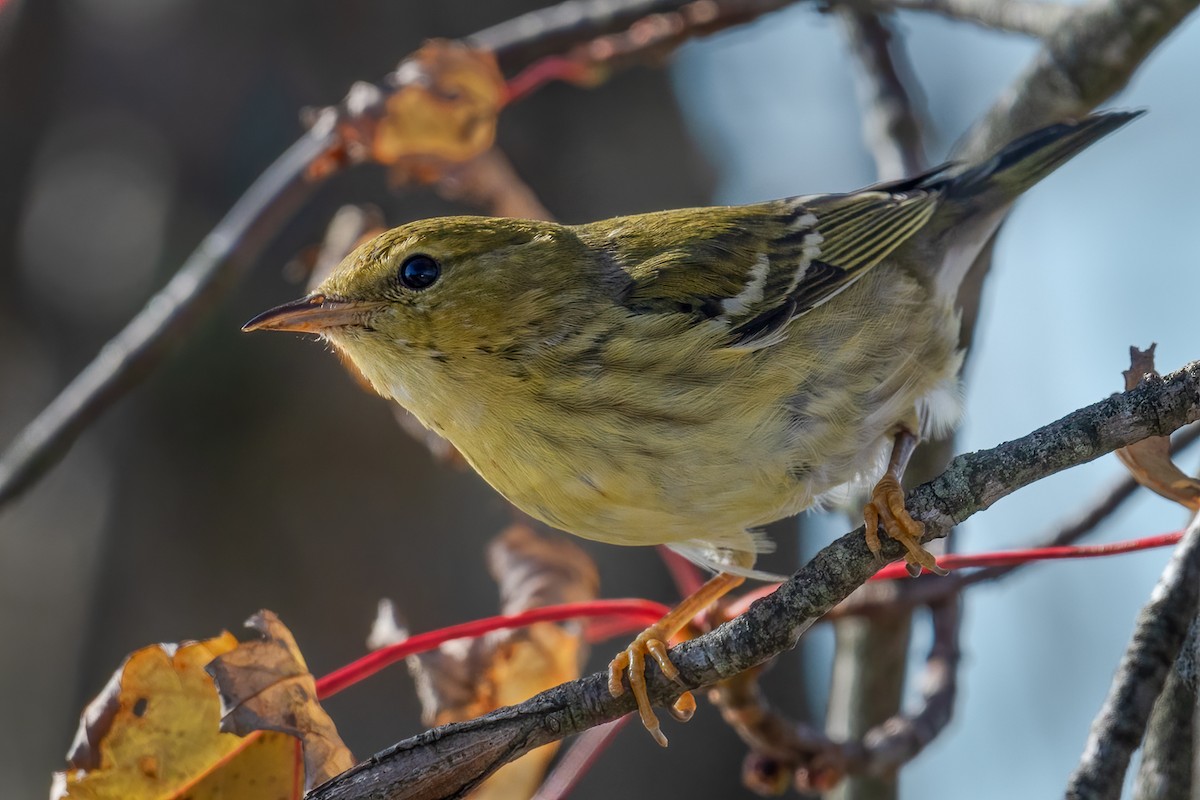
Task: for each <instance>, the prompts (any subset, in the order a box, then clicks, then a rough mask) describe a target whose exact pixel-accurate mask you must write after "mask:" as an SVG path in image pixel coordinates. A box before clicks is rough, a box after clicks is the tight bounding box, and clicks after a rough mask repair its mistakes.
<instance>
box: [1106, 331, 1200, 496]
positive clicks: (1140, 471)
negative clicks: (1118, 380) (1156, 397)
mask: <svg viewBox="0 0 1200 800" xmlns="http://www.w3.org/2000/svg"><path fill="white" fill-rule="evenodd" d="M1156 347H1157V345H1155V344H1151V345H1150V348H1149V349H1147V350H1139V349H1138V348H1137V347H1130V348H1129V369H1127V370H1126V371H1125V372H1123V373H1122V374H1123V375H1124V376H1125V390H1126V391H1129V390H1130V389H1134V388H1136V387H1137V385H1138V384H1139V383H1141V381H1142V379H1143V377H1144V376H1146V375H1152V376H1154V377H1155V378H1158V377H1160V376H1159V374H1158V372H1157V370H1155V369H1154V349H1155V348H1156ZM1117 458H1119V459H1121V463H1122V464H1124V465H1125V467H1126V469H1128V470H1129V473H1130V474H1131V475H1132V476H1133V478H1134V480H1136V481H1137V482H1138V483H1140V484H1141V485H1142V486H1145V487H1146V488H1147V489H1150V490H1151V491H1153V492H1156V493H1158V494H1160V495H1162V496H1163V497H1165V498H1167V499H1168V500H1174V501H1175V502H1176V503H1179V504H1180V505H1183V506H1185V507H1187V508H1190V509H1192V510H1193V511H1200V481H1198V480H1196V479H1195V478H1193V477H1191V476H1189V475H1187V474H1186V473H1184V472H1183V471H1182V470H1180V469H1179V467H1177V466H1175V462H1173V461H1172V460H1171V439H1170V437H1168V436H1151V437H1150V438H1148V439H1143V440H1142V441H1140V442H1137V443H1135V444H1131V445H1129V446H1128V447H1122V448H1121V449H1119V450H1117Z"/></svg>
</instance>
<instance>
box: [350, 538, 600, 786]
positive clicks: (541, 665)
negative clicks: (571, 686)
mask: <svg viewBox="0 0 1200 800" xmlns="http://www.w3.org/2000/svg"><path fill="white" fill-rule="evenodd" d="M488 567H489V570H490V572H491V573H492V577H493V578H495V579H496V581H497V583H498V584H499V586H500V606H501V611H502V613H504V614H516V613H519V612H521V611H525V610H528V609H531V608H540V607H542V606H548V605H554V604H558V603H574V602H583V601H587V600H593V599H595V597H596V594H597V592H598V591H599V584H600V581H599V577H598V575H597V573H596V567H595V565H594V564H593V563H592V561H591V559H590V558H588V556H587V554H586V553H584V552H583V550H581V549H580V548H579V547H578V546H576V545H575V544H574V543H573V542H571V541H569V540H567V539H566V538H565V537H558V536H555V537H550V536H543V535H540V534H539V533H537V532H536V531H535V530H534V529H533V528H532V527H530V526H528V525H524V524H516V525H513V526H511V527H509V528H508V529H506V530H505V531H504V532H502V533H501V534H500V535H499V536H497V537H496V539H495V540H494V541H493V542H492V544H491V547H490V548H489V551H488ZM388 627H389V626H387V625H386V624H385V625H380V624H379V623H377V624H376V631H380V630H384V629H387V628H388ZM391 629H392V630H394V631H398V629H397V628H396V626H394V625H392V626H391ZM382 643H383V642H380V641H378V640H376V641H373V642H372V644H373V645H380V644H382ZM585 656H586V652H585V648H584V641H583V631H582V625H580V624H578V623H575V622H569V623H554V622H539V623H536V624H534V625H530V626H528V627H525V628H520V629H516V630H509V631H496V632H495V633H491V634H488V635H487V636H483V637H480V638H478V639H472V640H466V639H459V640H456V641H453V642H447V643H446V644H445V645H443V646H442V647H440V648H439V649H438V650H436V651H433V652H430V653H424V654H422V655H419V656H413V657H412V658H410V659H409V662H408V663H409V670H410V671H411V672H412V675H413V678H414V680H415V681H416V684H417V692H418V694H419V696H420V699H421V706H422V709H423V711H424V716H423V721H424V722H425V724H427V725H443V724H445V723H448V722H455V721H459V720H466V719H472V718H474V717H477V716H479V715H481V714H484V713H486V712H488V711H493V710H495V709H497V708H500V707H502V706H508V705H513V704H515V703H519V702H521V701H523V700H526V699H528V698H529V697H532V696H533V695H535V694H537V693H538V692H541V691H544V690H546V689H549V688H551V687H553V686H557V685H558V684H560V683H564V682H566V681H569V680H574V679H576V678H578V677H579V675H580V671H581V668H582V665H583V660H584V657H585ZM556 748H557V744H554V745H546V746H545V747H542V748H539V749H537V750H534V751H533V752H531V753H529V754H527V755H526V756H524V757H523V758H521V759H518V760H517V761H514V762H513V763H511V764H507V765H505V766H504V767H501V768H500V769H499V770H498V771H497V772H496V773H495V774H493V775H492V776H491V777H490V778H488V779H487V780H486V781H485V782H484V783H483V784H481V785H480V786H479V788H477V789H476V790H475V791H474V792H473V793H472V795H471V797H472V798H475V800H481V799H482V798H497V800H499V799H500V798H503V799H504V800H514V799H516V798H528V797H531V796H532V795H533V793H534V792H535V791H536V789H537V787H538V784H539V783H540V782H541V780H542V777H543V775H544V774H545V772H546V768H547V766H549V762H550V760H551V759H552V758H553V757H554V753H555V750H556Z"/></svg>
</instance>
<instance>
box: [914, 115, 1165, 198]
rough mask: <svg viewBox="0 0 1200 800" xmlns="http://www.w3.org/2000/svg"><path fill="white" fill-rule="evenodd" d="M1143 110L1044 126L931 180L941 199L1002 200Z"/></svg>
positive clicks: (1017, 192) (1032, 183)
mask: <svg viewBox="0 0 1200 800" xmlns="http://www.w3.org/2000/svg"><path fill="white" fill-rule="evenodd" d="M1144 113H1145V112H1144V111H1106V112H1103V113H1100V114H1092V115H1091V116H1088V117H1084V118H1083V119H1081V120H1077V121H1074V122H1060V123H1058V124H1056V125H1050V126H1049V127H1046V128H1041V129H1039V130H1036V131H1034V132H1033V133H1029V134H1026V135H1025V136H1022V137H1021V138H1019V139H1017V140H1015V141H1013V142H1010V143H1009V144H1007V145H1005V146H1004V147H1003V148H1002V149H1001V150H1000V151H999V152H998V153H996V154H995V155H994V156H992V157H991V158H989V159H988V160H986V161H984V162H982V163H980V164H976V165H974V166H971V167H968V168H967V169H965V170H964V171H962V172H959V173H957V174H954V173H953V171H951V173H950V174H943V176H939V178H940V179H939V178H935V179H934V180H935V181H936V182H938V183H941V182H944V184H945V185H944V187H943V188H944V191H945V192H946V195H947V199H950V200H952V201H953V200H960V201H970V200H971V199H974V198H976V197H981V196H987V198H988V200H990V201H991V203H988V205H991V204H992V203H995V204H997V205H1003V204H1007V203H1009V202H1012V201H1013V200H1015V199H1016V198H1017V197H1018V196H1019V195H1021V194H1022V193H1023V192H1025V191H1026V190H1027V189H1029V188H1030V187H1031V186H1033V185H1034V184H1035V183H1037V182H1038V181H1040V180H1042V178H1045V177H1046V176H1047V175H1049V174H1050V173H1051V172H1053V171H1054V170H1056V169H1058V168H1059V167H1061V166H1062V165H1063V164H1065V163H1067V161H1069V160H1071V159H1072V158H1073V157H1074V156H1075V155H1076V154H1078V153H1079V152H1081V151H1082V150H1084V149H1085V148H1087V147H1089V146H1090V145H1092V144H1093V143H1095V142H1096V141H1097V140H1098V139H1100V138H1102V137H1104V136H1107V135H1108V134H1110V133H1112V132H1113V131H1115V130H1116V129H1117V128H1120V127H1121V126H1122V125H1125V124H1126V123H1128V122H1129V121H1131V120H1133V119H1136V118H1137V117H1140V116H1141V115H1142V114H1144ZM981 199H982V197H981Z"/></svg>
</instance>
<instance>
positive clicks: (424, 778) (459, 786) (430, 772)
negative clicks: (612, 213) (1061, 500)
mask: <svg viewBox="0 0 1200 800" xmlns="http://www.w3.org/2000/svg"><path fill="white" fill-rule="evenodd" d="M1197 419H1200V362H1193V363H1192V364H1189V365H1187V366H1186V367H1184V368H1183V369H1181V370H1179V371H1177V372H1174V373H1171V374H1170V375H1167V376H1166V377H1164V378H1161V379H1150V380H1146V381H1145V382H1144V383H1142V385H1140V386H1138V387H1137V388H1136V389H1133V390H1131V391H1128V392H1125V393H1123V394H1118V395H1113V396H1112V397H1110V398H1108V399H1106V400H1102V401H1101V402H1099V403H1096V404H1094V405H1091V406H1088V407H1087V408H1083V409H1080V410H1079V411H1075V412H1073V413H1071V414H1068V415H1067V416H1065V417H1063V418H1062V419H1060V420H1058V421H1057V422H1053V423H1051V424H1049V425H1047V426H1045V427H1043V428H1041V429H1039V430H1036V431H1034V432H1033V433H1030V434H1029V435H1027V436H1024V437H1022V438H1020V439H1017V440H1014V441H1011V442H1006V443H1004V444H1002V445H999V446H997V447H995V448H992V449H991V450H984V451H980V452H977V453H971V454H968V455H963V456H959V457H958V458H956V459H954V461H952V462H951V464H950V466H949V467H948V468H947V470H946V471H945V472H944V473H943V474H942V475H940V476H939V477H938V478H936V479H934V480H932V481H930V482H928V483H926V484H923V485H922V486H920V487H918V488H917V489H915V490H914V491H913V492H912V493H911V494H910V496H909V509H910V511H912V512H913V515H914V516H915V517H916V518H917V519H919V520H921V521H922V522H924V523H925V525H926V537H925V538H926V540H932V539H935V538H940V537H943V536H945V535H946V534H948V533H949V532H950V530H951V529H952V528H953V527H954V526H955V525H957V524H958V523H960V522H962V521H963V520H965V519H967V518H968V517H970V516H971V515H973V514H975V513H977V512H979V511H982V510H983V509H986V508H987V507H989V506H990V505H992V504H993V503H995V502H997V501H998V500H1000V499H1001V498H1003V497H1006V496H1008V495H1009V494H1011V493H1013V492H1015V491H1017V490H1018V489H1020V488H1022V487H1024V486H1027V485H1029V484H1031V483H1033V482H1035V481H1037V480H1040V479H1042V478H1044V477H1047V476H1049V475H1052V474H1054V473H1057V472H1060V471H1062V470H1064V469H1068V468H1070V467H1073V466H1077V465H1079V464H1083V463H1086V462H1088V461H1091V460H1093V459H1096V458H1099V457H1100V456H1102V455H1105V454H1106V453H1111V452H1112V451H1113V450H1115V449H1117V448H1118V447H1124V446H1126V445H1128V444H1130V443H1131V442H1135V441H1139V440H1141V439H1144V438H1146V437H1147V436H1165V435H1169V434H1170V433H1171V432H1173V431H1175V430H1177V429H1178V428H1180V427H1182V426H1183V425H1186V424H1188V423H1190V422H1193V421H1195V420H1197ZM902 555H903V552H902V548H901V546H900V545H899V544H897V543H895V542H893V541H891V540H887V541H886V542H885V543H884V556H885V557H886V558H888V559H892V560H895V559H898V558H900V557H901V556H902ZM876 567H877V565H876V563H875V559H874V557H873V556H872V555H871V553H870V551H868V550H867V547H866V543H865V541H864V538H863V535H862V529H861V528H859V529H858V530H857V531H853V532H851V533H848V534H846V535H845V536H843V537H841V538H840V539H838V540H836V541H835V542H833V543H832V544H830V545H829V546H828V547H826V548H824V549H823V550H821V551H820V552H819V553H817V555H816V556H815V557H814V558H813V559H812V560H811V561H809V562H808V563H807V564H805V565H804V566H803V567H801V568H800V570H799V571H797V573H796V574H795V575H793V576H792V577H791V578H790V579H789V580H788V581H786V582H785V583H784V584H783V585H781V586H780V588H779V589H778V591H776V592H775V593H774V594H772V595H770V596H769V597H765V598H763V599H762V600H759V601H757V602H756V603H754V604H753V605H751V606H750V608H749V609H748V610H747V611H746V613H744V614H743V615H742V616H740V617H738V618H737V619H734V620H732V621H730V622H728V623H726V624H724V625H722V626H720V627H719V628H717V629H716V630H715V631H712V632H711V633H708V634H706V635H704V636H701V637H699V638H697V639H694V640H692V641H690V642H685V643H684V644H682V645H680V646H679V647H677V648H675V649H674V650H673V651H672V660H673V661H674V662H675V664H676V665H677V666H678V667H679V670H680V675H681V680H682V682H683V685H684V686H685V687H687V688H690V689H696V688H699V687H702V686H708V685H711V684H713V683H716V682H717V681H720V680H723V679H726V678H729V677H732V676H733V675H736V674H738V673H739V672H742V671H744V670H746V669H749V668H751V667H753V666H755V665H757V664H761V663H762V662H764V661H766V660H767V659H769V658H771V657H773V656H775V655H777V654H778V653H780V652H782V651H784V650H786V649H788V648H790V647H793V646H794V645H795V643H796V641H797V640H798V639H799V638H800V636H801V635H802V634H803V633H804V632H805V631H806V630H808V628H809V627H810V626H811V625H812V624H813V623H814V622H815V621H816V620H817V619H819V618H820V617H821V616H822V615H824V614H825V613H826V612H828V611H829V609H831V608H833V606H834V605H836V604H837V603H838V602H840V601H841V600H843V599H844V598H845V597H846V596H847V595H849V594H850V592H852V591H853V590H854V589H856V588H857V587H858V586H861V585H862V584H863V583H864V582H865V581H866V580H867V579H868V578H869V577H870V576H871V575H872V574H873V573H874V571H875V569H876ZM1189 619H1190V617H1189ZM1175 649H1176V650H1178V647H1176V648H1175ZM1173 657H1174V656H1172V658H1173ZM648 677H649V680H650V694H651V697H652V698H653V699H654V701H655V702H657V703H660V704H662V703H665V702H668V701H670V700H671V699H673V697H674V695H676V694H677V693H678V692H679V690H680V687H679V686H678V685H676V684H674V683H672V682H671V681H668V680H667V679H665V678H664V677H663V676H662V674H661V673H659V672H658V671H657V670H651V672H650V674H649V676H648ZM632 709H633V701H632V699H631V698H630V696H629V695H628V694H626V695H624V696H622V697H619V698H614V697H612V696H611V695H609V693H608V688H607V684H606V676H605V675H603V674H595V675H591V676H588V677H586V678H583V679H581V680H579V681H574V682H572V683H567V684H563V685H562V686H558V687H556V688H554V689H551V690H549V691H547V692H543V693H542V694H540V695H537V696H536V697H533V698H531V699H529V700H528V701H526V702H524V703H521V704H520V705H517V706H513V707H510V708H505V709H501V710H499V711H496V712H493V713H491V714H488V715H486V716H484V717H481V718H479V719H476V720H472V721H469V722H463V723H456V724H453V725H447V726H443V727H441V728H437V729H434V730H432V731H427V732H426V733H423V734H420V735H418V736H415V737H413V738H411V739H407V740H405V741H403V742H400V743H398V744H396V745H394V746H393V747H391V748H388V749H387V750H385V751H383V752H382V753H379V754H377V755H376V756H374V757H372V758H371V759H368V760H367V761H365V762H363V763H361V764H359V765H357V766H356V767H355V768H354V769H352V770H350V771H348V772H346V773H345V774H343V775H340V776H338V777H337V778H336V779H334V780H333V781H330V782H329V783H327V784H325V785H323V786H320V787H318V788H317V789H315V790H313V792H312V793H311V795H310V800H334V799H335V798H337V799H338V800H350V798H355V799H356V800H361V799H362V798H384V797H387V798H445V797H458V796H461V795H462V794H463V793H464V792H466V791H468V790H469V789H470V788H471V787H472V786H474V785H475V784H477V783H478V782H479V781H481V780H482V779H483V778H484V777H486V776H487V775H488V774H489V773H490V772H491V771H492V770H494V769H496V768H497V767H498V766H500V765H501V764H503V763H506V762H507V761H509V760H511V759H513V758H516V757H517V756H519V755H521V754H522V753H525V752H527V751H528V750H530V749H532V748H534V747H537V746H539V745H542V744H545V743H547V742H551V741H557V740H558V739H561V738H563V737H564V736H568V735H570V734H573V733H578V732H579V731H582V730H586V729H587V728H590V727H594V726H596V725H599V724H601V723H603V722H607V721H609V720H613V719H616V718H617V717H620V716H622V715H624V714H626V713H628V712H630V711H631V710H632Z"/></svg>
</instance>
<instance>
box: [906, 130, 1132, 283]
mask: <svg viewBox="0 0 1200 800" xmlns="http://www.w3.org/2000/svg"><path fill="white" fill-rule="evenodd" d="M1143 113H1144V112H1142V111H1107V112H1104V113H1100V114H1093V115H1091V116H1088V117H1084V118H1083V119H1081V120H1077V121H1074V122H1060V123H1058V124H1057V125H1051V126H1049V127H1046V128H1041V129H1040V130H1036V131H1034V132H1033V133H1030V134H1026V135H1025V136H1022V137H1021V138H1019V139H1017V140H1015V141H1013V142H1010V143H1009V144H1008V145H1006V146H1005V147H1003V148H1001V149H1000V151H999V152H997V153H996V154H995V155H994V156H992V157H991V158H989V159H987V160H985V161H982V162H980V163H978V164H971V165H961V164H953V163H951V164H947V165H945V166H944V167H941V168H939V169H937V170H934V171H932V172H929V173H926V174H925V175H919V176H916V177H914V178H910V179H909V180H908V181H907V182H899V183H897V184H893V185H889V186H888V187H887V188H889V189H891V190H892V191H901V192H903V191H908V190H914V189H919V190H924V191H928V192H933V193H936V194H939V195H941V199H940V201H939V203H938V208H937V211H935V212H934V215H933V217H932V219H930V221H929V224H928V225H927V226H926V227H925V229H924V235H922V236H919V237H913V240H912V241H911V244H910V245H909V247H908V248H906V249H905V250H904V251H903V252H900V253H898V254H897V258H899V259H901V260H906V261H908V262H909V263H910V264H912V265H914V268H916V269H925V270H930V271H931V272H932V273H933V275H934V280H935V287H936V289H935V290H936V292H937V293H938V294H939V295H941V296H944V297H954V296H956V295H957V293H958V287H959V284H960V283H961V282H962V279H963V277H964V276H965V275H966V272H967V270H968V269H969V268H970V267H971V264H973V263H974V262H975V259H976V257H978V255H979V253H980V251H981V250H982V249H983V247H984V246H985V245H986V244H987V242H988V240H989V239H991V237H992V235H993V234H994V233H995V232H996V229H997V228H999V227H1000V223H1001V222H1002V221H1003V220H1004V217H1005V215H1006V214H1007V213H1008V208H1009V206H1011V205H1012V202H1013V201H1014V200H1016V199H1017V197H1018V196H1020V195H1021V193H1023V192H1024V191H1026V190H1027V189H1029V188H1030V187H1031V186H1033V185H1034V184H1035V183H1037V182H1038V181H1040V180H1041V179H1042V178H1045V177H1046V176H1047V175H1049V174H1050V173H1051V172H1053V171H1054V170H1056V169H1058V168H1059V167H1060V166H1062V165H1063V164H1065V163H1066V162H1067V161H1069V160H1070V159H1071V157H1072V156H1074V155H1076V154H1077V153H1079V152H1080V151H1082V150H1083V149H1084V148H1086V147H1088V146H1089V145H1091V144H1093V143H1094V142H1096V141H1097V140H1098V139H1100V138H1101V137H1102V136H1104V135H1106V134H1108V133H1111V132H1112V131H1114V130H1116V129H1117V128H1119V127H1121V126H1122V125H1124V124H1125V123H1127V122H1129V121H1130V120H1132V119H1135V118H1136V117H1139V116H1141V115H1142V114H1143Z"/></svg>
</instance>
